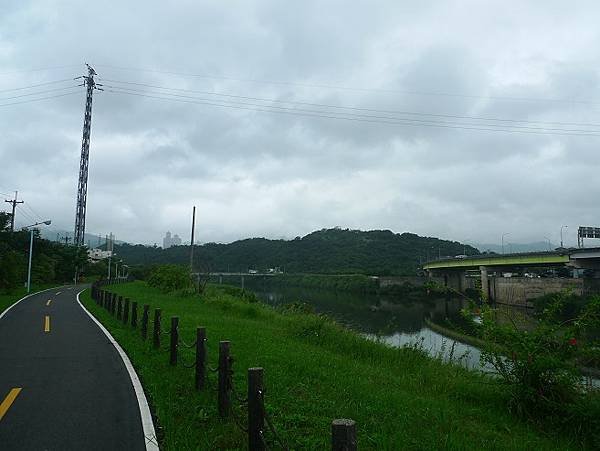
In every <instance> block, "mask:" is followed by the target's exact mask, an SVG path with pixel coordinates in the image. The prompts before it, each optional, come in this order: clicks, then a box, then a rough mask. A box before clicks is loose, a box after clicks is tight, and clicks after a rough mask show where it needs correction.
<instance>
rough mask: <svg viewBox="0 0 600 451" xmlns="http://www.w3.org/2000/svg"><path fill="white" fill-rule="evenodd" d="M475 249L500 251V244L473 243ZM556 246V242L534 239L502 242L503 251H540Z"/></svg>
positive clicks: (552, 248)
mask: <svg viewBox="0 0 600 451" xmlns="http://www.w3.org/2000/svg"><path fill="white" fill-rule="evenodd" d="M473 246H475V247H476V248H477V249H479V250H480V251H481V252H489V251H491V252H496V253H498V254H501V253H502V245H500V244H490V243H473ZM557 247H558V245H557V244H554V243H548V241H536V242H533V243H504V253H506V254H508V253H516V252H540V251H548V250H554V249H556V248H557Z"/></svg>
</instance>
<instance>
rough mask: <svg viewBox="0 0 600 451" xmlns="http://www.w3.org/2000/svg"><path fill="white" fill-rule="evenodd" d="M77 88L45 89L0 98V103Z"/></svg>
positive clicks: (75, 86) (76, 86) (74, 86)
mask: <svg viewBox="0 0 600 451" xmlns="http://www.w3.org/2000/svg"><path fill="white" fill-rule="evenodd" d="M79 86H81V85H73V86H65V87H64V88H54V89H46V90H45V91H36V92H30V93H28V94H19V95H18V96H12V97H2V98H0V101H4V100H11V99H19V98H21V97H30V96H36V95H39V94H47V93H49V92H56V91H64V90H65V89H73V88H78V87H79Z"/></svg>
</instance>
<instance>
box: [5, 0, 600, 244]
mask: <svg viewBox="0 0 600 451" xmlns="http://www.w3.org/2000/svg"><path fill="white" fill-rule="evenodd" d="M526 3H527V4H526ZM599 17H600V5H598V3H597V2H593V1H590V2H584V1H581V2H577V7H573V4H571V3H569V2H564V1H539V2H521V1H512V2H507V1H506V0H502V1H486V2H481V1H456V2H452V1H447V2H429V1H420V2H409V1H398V0H389V1H372V0H369V1H358V0H353V1H351V2H349V1H346V0H339V1H325V0H318V1H312V0H304V1H229V2H224V1H210V2H209V1H198V0H188V1H173V2H164V1H149V0H140V1H103V2H96V3H93V2H92V3H89V2H82V1H74V0H73V1H66V0H65V1H60V0H56V1H27V0H14V1H13V0H1V2H0V192H1V193H4V194H6V193H10V192H11V191H14V190H19V197H22V199H24V200H25V202H26V205H27V208H25V207H23V206H20V207H18V212H19V214H20V213H23V214H21V215H20V216H19V214H18V215H17V219H18V220H17V224H20V225H25V224H26V223H31V220H32V219H38V218H41V219H46V218H50V219H52V221H53V228H54V229H64V230H72V229H73V227H74V226H73V224H74V216H75V201H76V190H77V176H78V168H79V158H80V149H81V132H82V125H83V111H84V103H85V91H84V88H83V87H79V88H70V87H71V86H75V85H76V84H77V83H78V82H80V81H77V82H76V81H68V80H69V79H71V78H73V77H76V76H79V75H83V74H84V73H85V65H84V63H85V62H88V63H90V64H91V65H92V66H94V68H95V69H96V72H97V73H98V77H97V81H98V82H99V83H102V84H104V88H105V91H104V92H96V93H95V97H94V106H93V125H92V141H91V149H90V168H89V189H88V202H87V208H88V210H87V221H86V224H87V226H86V231H87V232H90V233H98V234H101V235H104V234H107V233H109V232H113V233H114V234H115V235H116V236H117V238H118V239H122V240H126V241H131V242H141V243H155V242H157V243H159V244H160V243H161V240H162V237H163V236H164V233H165V232H166V231H167V230H170V231H171V232H173V233H178V234H179V235H181V236H182V238H183V239H184V240H185V239H187V240H188V241H189V230H190V216H191V210H192V206H193V205H196V206H197V208H198V217H197V237H198V240H199V241H200V242H207V241H217V242H229V241H232V240H235V239H240V238H246V237H255V236H263V237H268V238H293V237H295V236H297V235H304V234H306V233H309V232H311V231H313V230H316V229H321V228H324V227H334V226H340V227H343V228H346V227H348V228H359V229H390V230H392V231H394V232H404V231H409V232H413V233H417V234H419V235H427V236H439V237H442V238H447V239H453V240H458V241H467V242H488V243H496V242H497V243H500V240H501V236H502V234H504V233H508V234H509V235H507V236H506V237H505V240H506V241H507V242H510V241H512V242H526V241H544V240H545V238H544V237H548V238H550V239H551V240H552V242H553V243H558V242H559V240H560V238H559V232H560V227H561V225H568V226H569V228H568V229H567V230H566V233H565V237H566V242H567V244H571V245H574V244H576V234H575V232H576V228H577V226H579V225H589V226H600V213H599V212H600V210H599V209H598V199H600V180H599V178H600V175H599V174H600V164H599V159H598V155H599V149H600V111H599V109H600V84H599V81H600V78H599V76H600V73H599V68H600V64H599V62H600V61H599V60H600V52H598V49H599V48H600V27H598V18H599ZM33 69H43V70H33ZM59 80H67V81H63V82H57V83H51V84H45V85H42V86H38V87H33V88H29V89H21V90H15V89H14V88H21V87H28V86H32V85H36V84H41V83H47V82H55V81H59ZM124 82H127V83H138V84H127V83H124ZM148 85H150V86H148ZM159 87H160V88H159ZM162 88H169V89H162ZM192 91H196V92H192ZM30 94H32V95H30ZM60 94H69V95H65V96H62V97H53V96H57V95H60ZM133 94H136V95H133ZM140 94H142V95H144V96H151V97H142V96H140ZM17 96H22V97H17ZM236 96H237V97H236ZM42 97H53V98H48V99H45V100H40V101H37V99H40V98H42ZM155 97H161V99H157V98H155ZM249 97H250V99H249ZM29 100H35V101H31V102H28V103H18V104H13V105H9V104H10V103H17V102H24V101H29ZM290 102H296V103H290ZM299 102H304V103H299ZM209 104H210V105H209ZM309 104H310V105H309ZM216 105H221V106H216ZM326 106H327V107H326ZM336 107H344V108H336ZM481 118H485V119H486V120H482V119H481ZM490 119H494V120H490ZM474 129H477V130H474ZM586 135H587V136H586ZM4 206H5V207H9V205H8V204H4Z"/></svg>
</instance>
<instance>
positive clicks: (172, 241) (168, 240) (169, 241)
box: [163, 232, 181, 249]
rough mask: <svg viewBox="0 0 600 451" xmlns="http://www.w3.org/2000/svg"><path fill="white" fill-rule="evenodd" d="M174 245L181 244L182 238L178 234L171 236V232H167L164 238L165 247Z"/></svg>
mask: <svg viewBox="0 0 600 451" xmlns="http://www.w3.org/2000/svg"><path fill="white" fill-rule="evenodd" d="M172 246H181V238H179V235H177V234H175V235H173V236H171V232H167V233H166V235H165V237H164V238H163V249H169V248H170V247H172Z"/></svg>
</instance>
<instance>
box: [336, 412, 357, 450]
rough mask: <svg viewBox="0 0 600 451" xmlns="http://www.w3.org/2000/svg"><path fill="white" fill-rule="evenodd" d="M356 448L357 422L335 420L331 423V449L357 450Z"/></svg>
mask: <svg viewBox="0 0 600 451" xmlns="http://www.w3.org/2000/svg"><path fill="white" fill-rule="evenodd" d="M356 449H357V447H356V423H355V422H354V420H347V419H338V420H333V422H332V423H331V450H332V451H356Z"/></svg>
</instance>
